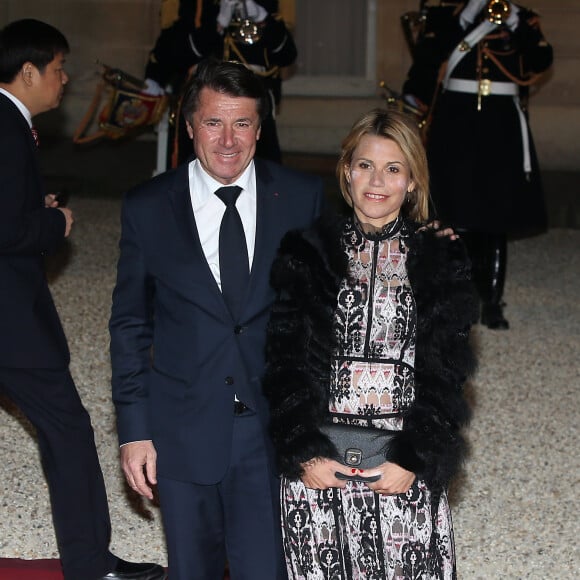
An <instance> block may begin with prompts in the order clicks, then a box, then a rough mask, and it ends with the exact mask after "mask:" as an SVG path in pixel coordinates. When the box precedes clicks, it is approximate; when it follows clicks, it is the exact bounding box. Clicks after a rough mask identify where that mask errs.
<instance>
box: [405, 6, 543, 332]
mask: <svg viewBox="0 0 580 580" xmlns="http://www.w3.org/2000/svg"><path fill="white" fill-rule="evenodd" d="M418 23H419V27H420V29H419V33H418V37H417V39H416V44H415V45H414V47H413V65H412V66H411V68H410V70H409V74H408V78H407V80H406V82H405V84H404V87H403V94H404V99H405V100H406V101H407V102H408V103H410V104H411V105H413V106H415V107H416V108H418V109H419V110H423V111H425V117H426V126H425V131H426V139H427V153H428V159H429V169H430V173H431V180H432V181H431V192H432V196H433V202H434V205H435V213H436V215H437V216H439V217H440V218H441V219H443V220H444V221H445V222H447V223H449V224H451V225H452V226H453V227H454V228H455V229H456V230H457V231H459V232H461V234H462V237H463V239H464V241H465V243H466V244H467V246H468V249H469V252H470V256H471V259H472V263H473V272H474V278H475V281H476V284H477V286H478V291H479V294H480V297H481V301H482V310H481V322H482V323H483V324H485V325H487V326H488V327H489V328H492V329H507V328H508V326H509V325H508V322H507V320H506V319H505V317H504V314H503V307H504V303H503V301H502V297H503V288H504V280H505V274H506V264H507V243H506V240H507V235H508V234H516V235H522V234H529V233H534V232H538V231H542V230H543V229H545V227H546V223H547V219H546V210H545V205H544V196H543V191H542V184H541V180H540V174H539V168H538V161H537V157H536V151H535V148H534V143H533V140H532V135H531V133H530V127H529V124H528V111H527V106H526V105H527V99H528V94H529V90H530V87H532V86H533V85H536V84H537V83H538V82H539V81H540V78H541V73H543V72H544V71H546V70H547V69H548V68H549V67H550V65H551V64H552V47H551V46H550V45H549V44H548V42H547V41H546V40H545V38H544V36H543V34H542V31H541V29H540V23H539V17H538V14H536V13H535V12H533V11H531V10H529V9H527V8H524V7H522V6H519V5H516V4H514V3H512V2H508V1H505V0H491V1H488V0H470V1H469V2H440V3H438V5H436V6H429V5H425V3H423V5H422V6H421V12H420V17H419V19H418Z"/></svg>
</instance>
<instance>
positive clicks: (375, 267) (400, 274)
mask: <svg viewBox="0 0 580 580" xmlns="http://www.w3.org/2000/svg"><path fill="white" fill-rule="evenodd" d="M408 235H409V232H408V231H406V230H405V227H404V226H403V223H402V220H400V219H399V220H396V221H395V222H392V223H391V224H387V226H385V228H383V230H382V231H381V232H379V233H378V234H375V235H373V236H371V235H364V234H363V233H362V232H361V231H360V230H359V228H358V227H357V226H356V225H354V224H350V225H349V226H347V227H346V229H345V231H344V236H343V246H344V248H345V251H346V252H347V255H348V257H349V270H350V272H351V274H352V277H351V280H350V281H343V283H342V286H341V288H340V291H339V295H338V307H337V310H336V313H335V332H336V333H337V339H338V340H337V344H338V346H337V349H336V351H335V353H334V357H333V362H332V372H331V384H330V398H329V400H330V412H331V414H332V416H333V420H335V421H338V422H344V423H354V424H358V425H367V426H373V427H377V428H383V429H391V430H400V429H402V428H403V423H402V417H401V413H402V412H403V411H404V410H405V409H406V408H408V407H409V405H411V404H412V403H413V400H414V398H415V385H414V368H413V367H414V361H415V332H416V309H415V300H414V297H413V293H412V290H411V287H410V285H409V281H408V277H407V271H406V248H405V239H406V238H407V237H408ZM281 500H282V523H283V535H284V549H285V554H286V561H287V566H288V573H289V577H290V579H291V580H295V579H296V580H297V579H301V580H302V579H305V580H351V579H352V580H359V579H360V580H395V579H397V580H399V579H401V580H402V579H405V580H407V579H413V580H415V579H421V580H425V579H450V578H454V577H455V553H454V545H453V529H452V522H451V514H450V511H449V505H448V502H447V497H446V495H445V493H443V494H441V497H440V498H439V501H438V503H436V505H438V508H437V513H435V514H434V513H432V511H431V510H432V497H431V492H430V490H429V489H428V487H427V486H426V484H425V482H423V481H421V480H418V479H415V481H414V483H413V485H412V487H411V488H410V490H409V491H408V492H407V493H406V494H400V495H394V496H389V495H379V494H376V493H374V492H373V491H371V490H370V489H369V488H368V487H367V486H366V485H365V484H364V483H359V482H348V483H347V486H346V488H345V489H338V488H330V489H328V490H315V489H308V488H306V487H305V486H304V484H303V483H302V481H300V480H289V479H287V478H285V479H284V480H283V483H282V491H281Z"/></svg>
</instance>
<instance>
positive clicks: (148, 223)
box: [110, 160, 323, 484]
mask: <svg viewBox="0 0 580 580" xmlns="http://www.w3.org/2000/svg"><path fill="white" fill-rule="evenodd" d="M255 164H256V187H257V218H256V245H255V253H254V259H253V264H252V271H251V275H250V282H249V287H248V290H247V292H246V296H245V307H244V308H243V313H242V314H241V316H240V318H239V320H232V318H231V316H230V314H229V312H228V310H227V308H226V305H225V303H224V301H223V298H222V295H221V292H220V290H219V288H218V286H217V284H216V282H215V279H214V277H213V275H212V273H211V271H210V269H209V266H208V264H207V261H206V259H205V256H204V254H203V250H202V247H201V243H200V241H199V237H198V233H197V228H196V226H195V221H194V216H193V210H192V208H191V201H190V195H189V187H188V175H187V164H184V165H181V166H180V167H178V168H177V169H176V170H174V171H171V172H168V173H165V174H162V175H160V176H158V177H156V178H154V179H153V180H151V181H149V182H147V183H146V184H144V185H141V186H139V187H137V188H135V189H133V190H132V191H130V192H129V193H128V194H127V195H126V197H125V200H124V204H123V211H122V235H121V242H120V250H121V255H120V259H119V264H118V273H117V285H116V288H115V291H114V294H113V308H112V316H111V321H110V331H111V360H112V369H113V399H114V402H115V405H116V410H117V421H118V432H119V439H120V442H121V443H125V442H129V441H138V440H144V439H152V440H153V442H154V445H155V447H156V449H157V452H158V457H157V461H158V463H157V466H158V473H159V475H161V476H163V477H168V478H172V479H177V480H182V481H192V482H196V483H201V484H211V483H216V482H217V481H219V480H220V479H221V478H222V477H223V475H224V473H225V471H226V469H227V466H228V463H229V452H230V447H231V437H232V425H233V420H234V417H233V401H234V394H237V396H238V397H239V399H240V400H242V401H243V402H244V403H246V404H247V405H248V406H250V407H251V408H252V409H255V410H256V412H257V413H258V415H259V416H260V419H261V420H262V424H263V426H264V440H265V441H267V440H268V437H267V434H266V431H267V423H268V410H267V403H266V401H265V399H264V397H263V395H262V387H261V377H262V373H263V370H264V344H265V327H266V323H267V320H268V314H269V309H270V306H271V304H272V302H273V299H274V292H273V290H272V288H271V287H270V283H269V278H270V267H271V265H272V261H273V259H274V256H275V255H276V250H277V248H278V244H279V242H280V240H281V238H282V236H283V235H284V234H285V233H286V232H287V231H288V230H290V229H294V228H300V227H304V226H307V225H309V224H311V223H312V222H313V220H314V219H315V217H316V216H317V215H318V214H319V213H320V211H321V207H322V204H323V188H322V182H321V180H320V179H318V178H315V177H310V176H306V175H303V174H301V173H298V172H295V171H292V170H290V169H287V168H284V167H281V166H279V165H276V164H273V163H270V162H266V161H263V160H262V161H261V160H256V161H255Z"/></svg>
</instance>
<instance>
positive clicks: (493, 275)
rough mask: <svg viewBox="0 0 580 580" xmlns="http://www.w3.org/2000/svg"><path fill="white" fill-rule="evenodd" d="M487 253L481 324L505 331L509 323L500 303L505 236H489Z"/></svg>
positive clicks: (502, 286) (505, 249) (505, 264)
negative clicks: (485, 285)
mask: <svg viewBox="0 0 580 580" xmlns="http://www.w3.org/2000/svg"><path fill="white" fill-rule="evenodd" d="M487 251H488V259H487V267H488V271H487V289H486V292H485V294H484V295H482V297H481V299H482V305H481V323H482V324H485V325H486V326H487V327H488V328H491V329H493V330H507V329H508V328H509V323H508V321H507V320H506V319H505V317H504V315H503V307H504V306H505V304H504V302H503V301H502V298H503V288H504V284H505V274H506V267H507V239H506V236H505V234H490V235H489V236H488V249H487Z"/></svg>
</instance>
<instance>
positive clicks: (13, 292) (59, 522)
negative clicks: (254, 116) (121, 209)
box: [0, 19, 165, 580]
mask: <svg viewBox="0 0 580 580" xmlns="http://www.w3.org/2000/svg"><path fill="white" fill-rule="evenodd" d="M68 51H69V47H68V43H67V40H66V38H65V37H64V36H63V35H62V34H61V33H60V32H59V31H58V30H57V29H55V28H54V27H52V26H50V25H48V24H46V23H44V22H40V21H38V20H33V19H26V20H19V21H16V22H13V23H11V24H9V25H7V26H6V27H5V28H4V29H3V30H2V31H0V127H1V130H0V206H1V207H2V211H0V329H1V330H0V392H2V394H4V395H7V396H8V397H9V398H10V399H11V400H12V401H13V402H14V403H16V405H18V407H19V408H20V409H21V410H22V412H23V413H24V414H25V415H26V417H27V418H28V419H29V420H30V422H31V423H32V425H33V426H34V427H35V429H36V432H37V435H38V445H39V449H40V456H41V459H42V465H43V467H44V471H45V474H46V478H47V481H48V488H49V493H50V499H51V504H52V515H53V520H54V529H55V534H56V539H57V543H58V549H59V552H60V557H61V563H62V568H63V572H64V577H65V579H66V580H98V579H105V578H106V579H108V580H115V579H116V580H120V579H126V580H128V579H129V578H131V579H133V580H157V579H160V578H164V576H165V572H164V570H163V568H162V567H161V566H158V565H156V564H146V563H144V564H140V563H131V562H126V561H124V560H120V559H118V558H117V557H116V556H114V555H113V554H111V553H110V552H109V540H110V531H111V524H110V520H109V510H108V505H107V496H106V491H105V485H104V481H103V475H102V473H101V468H100V465H99V458H98V456H97V450H96V448H95V442H94V434H93V429H92V427H91V421H90V418H89V415H88V413H87V412H86V410H85V409H84V407H83V405H82V403H81V400H80V398H79V395H78V393H77V390H76V388H75V385H74V383H73V380H72V378H71V375H70V372H69V368H68V367H69V350H68V346H67V341H66V338H65V335H64V332H63V329H62V326H61V323H60V320H59V316H58V313H57V311H56V308H55V306H54V303H53V300H52V297H51V294H50V290H49V288H48V284H47V281H46V277H45V273H44V263H43V260H44V256H45V254H47V253H48V252H50V251H52V250H54V249H55V248H56V247H57V246H58V245H59V244H60V243H62V241H63V240H64V238H65V237H68V235H69V234H70V231H71V226H72V223H73V214H72V212H71V210H70V209H68V208H65V207H58V202H57V201H56V199H55V196H54V195H48V196H45V192H44V187H43V185H42V180H41V176H40V171H39V166H38V159H37V150H36V143H35V136H34V133H33V131H32V118H33V117H34V116H35V115H37V114H39V113H42V112H44V111H48V110H50V109H54V108H56V107H58V106H59V104H60V100H61V98H62V95H63V90H64V86H65V85H66V83H67V82H68V76H67V74H66V72H65V71H64V61H65V56H66V54H67V53H68ZM13 444H14V445H18V442H17V441H15V442H13ZM5 533H7V532H6V531H4V534H5Z"/></svg>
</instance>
